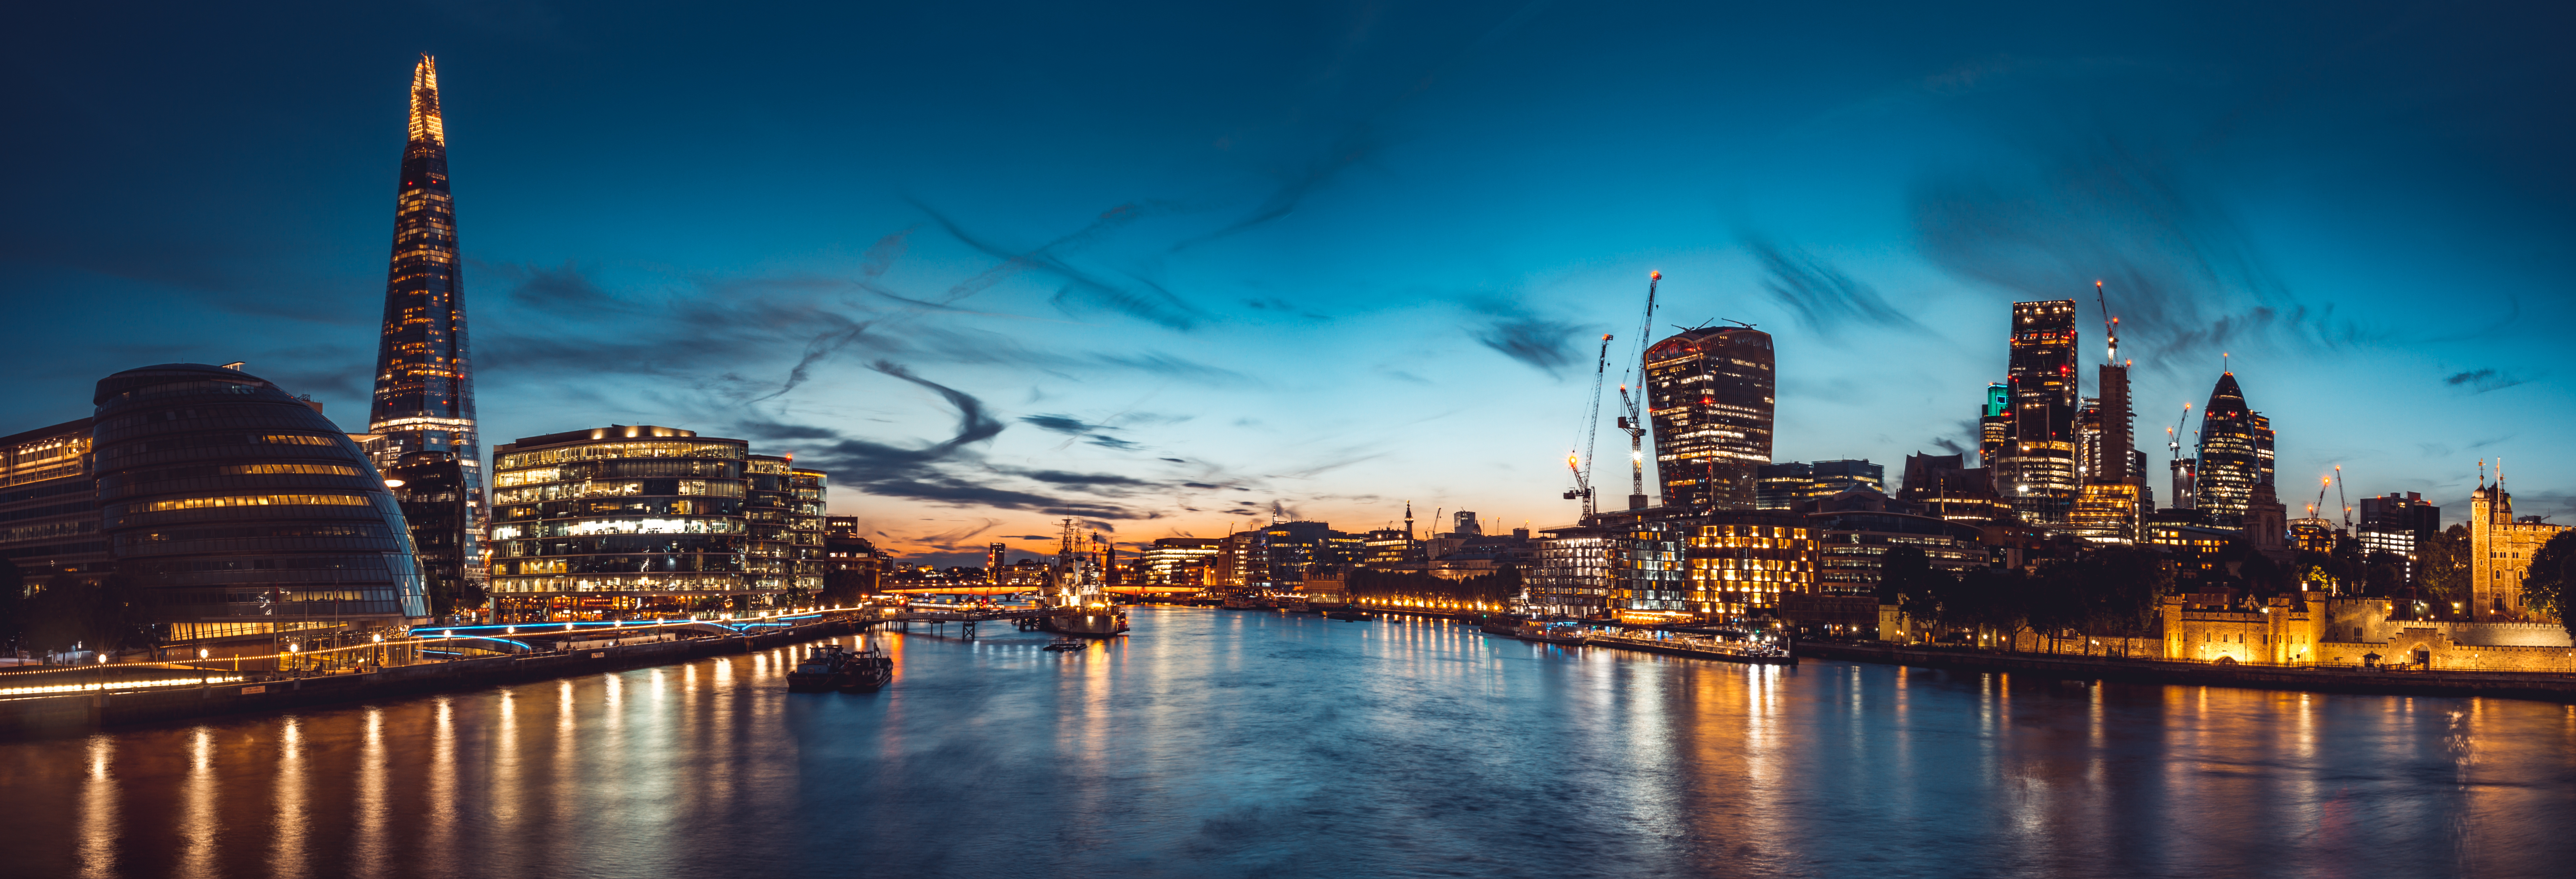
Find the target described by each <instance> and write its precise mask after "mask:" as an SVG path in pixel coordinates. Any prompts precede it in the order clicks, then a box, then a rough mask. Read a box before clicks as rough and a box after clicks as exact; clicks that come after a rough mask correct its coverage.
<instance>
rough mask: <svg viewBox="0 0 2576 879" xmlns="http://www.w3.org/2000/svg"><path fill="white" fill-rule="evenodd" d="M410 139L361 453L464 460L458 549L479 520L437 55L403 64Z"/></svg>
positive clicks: (468, 364)
mask: <svg viewBox="0 0 2576 879" xmlns="http://www.w3.org/2000/svg"><path fill="white" fill-rule="evenodd" d="M409 132H410V138H409V142H407V143H406V144H404V146H403V156H402V173H401V176H400V177H398V178H397V184H398V185H397V186H396V187H395V190H394V244H393V260H392V266H391V267H390V268H389V269H388V271H387V273H386V276H385V320H384V326H383V338H382V341H381V343H380V344H379V345H378V346H377V349H376V392H375V400H374V403H373V405H372V406H370V407H369V410H368V413H367V432H368V433H371V434H374V435H376V437H377V438H376V439H375V440H373V441H371V442H370V443H369V444H368V454H369V457H371V458H373V459H374V460H375V462H376V464H377V466H379V467H384V466H390V465H392V464H393V463H394V462H395V461H397V460H398V459H400V458H401V457H402V456H403V455H405V454H409V453H412V452H448V453H451V454H454V455H455V456H456V461H457V463H458V464H459V465H460V466H461V467H462V468H463V470H464V482H465V490H466V503H467V511H468V512H467V515H468V518H469V520H470V521H469V522H468V523H467V528H466V532H467V534H468V537H467V538H466V543H467V546H466V547H465V549H466V558H467V559H468V563H469V564H471V562H472V560H473V559H474V558H475V552H474V551H475V550H476V549H477V547H475V546H473V545H472V544H473V543H475V542H476V541H475V540H474V539H473V537H472V535H474V534H477V533H479V532H480V531H481V530H482V524H483V511H484V506H483V455H482V451H483V449H482V443H481V441H480V440H479V438H478V437H479V433H480V432H479V430H478V429H477V427H476V424H475V419H474V369H473V360H472V358H471V357H470V356H469V350H470V349H469V347H468V346H467V344H466V337H465V298H464V290H465V282H464V276H463V275H462V274H461V271H460V269H461V265H460V263H459V259H458V256H457V249H456V204H455V200H454V199H453V198H452V197H451V196H450V195H449V194H448V188H447V126H446V124H445V121H444V120H443V119H442V118H441V115H440V102H439V95H438V62H437V60H436V59H433V58H431V57H429V56H427V55H422V56H421V58H420V63H419V64H417V65H415V66H414V67H413V68H412V73H411V114H410V125H409Z"/></svg>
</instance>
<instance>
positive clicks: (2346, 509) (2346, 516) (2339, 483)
mask: <svg viewBox="0 0 2576 879" xmlns="http://www.w3.org/2000/svg"><path fill="white" fill-rule="evenodd" d="M2334 481H2335V503H2338V504H2342V505H2343V533H2345V534H2350V533H2352V499H2351V498H2347V497H2344V494H2343V465H2341V464H2336V465H2335V475H2334ZM2317 499H2318V500H2324V499H2325V494H2324V493H2323V492H2319V493H2318V494H2317Z"/></svg>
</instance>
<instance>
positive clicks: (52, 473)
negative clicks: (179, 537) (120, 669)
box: [0, 418, 116, 588]
mask: <svg viewBox="0 0 2576 879" xmlns="http://www.w3.org/2000/svg"><path fill="white" fill-rule="evenodd" d="M92 463H93V456H92V455H91V454H90V419H87V418H83V419H79V420H77V421H66V422H63V423H61V424H57V425H53V426H51V427H43V428H38V429H35V430H30V431H27V432H25V433H20V434H17V435H15V436H8V437H0V559H7V560H8V562H9V563H10V564H13V565H16V566H17V567H18V571H19V575H20V576H21V577H22V578H23V581H24V583H25V585H26V586H27V587H28V588H38V587H42V586H44V585H45V584H47V583H49V582H52V581H53V580H54V579H55V578H57V577H69V578H71V579H72V580H75V581H80V582H96V581H97V580H98V579H99V578H101V577H105V576H107V575H108V574H110V573H113V572H114V571H115V569H116V561H115V557H114V556H113V555H110V554H109V553H108V551H107V538H106V537H105V536H103V535H101V534H100V533H99V530H98V480H97V478H96V476H95V475H94V474H93V473H92V472H91V466H92Z"/></svg>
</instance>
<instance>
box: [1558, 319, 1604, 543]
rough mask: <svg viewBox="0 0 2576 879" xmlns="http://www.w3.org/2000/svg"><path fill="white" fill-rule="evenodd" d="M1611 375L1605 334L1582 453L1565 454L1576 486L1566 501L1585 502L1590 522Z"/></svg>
mask: <svg viewBox="0 0 2576 879" xmlns="http://www.w3.org/2000/svg"><path fill="white" fill-rule="evenodd" d="M1609 374H1610V334H1609V333H1602V334H1601V356H1600V358H1599V360H1598V361H1597V362H1595V363H1594V364H1593V365H1592V410H1591V412H1590V413H1588V414H1586V415H1585V416H1584V417H1583V436H1582V437H1580V438H1579V439H1581V440H1582V442H1583V448H1582V451H1581V453H1580V454H1578V453H1576V452H1574V451H1571V450H1569V451H1567V452H1566V453H1565V466H1566V468H1567V469H1570V470H1573V471H1574V487H1573V488H1571V489H1567V490H1566V492H1565V499H1566V500H1573V499H1575V498H1582V499H1583V518H1584V519H1586V520H1590V519H1591V518H1592V516H1593V515H1594V514H1595V513H1597V512H1599V510H1598V509H1597V508H1596V507H1595V506H1594V505H1593V500H1592V453H1593V452H1594V451H1596V450H1598V449H1599V448H1600V446H1601V384H1602V380H1603V379H1605V378H1608V377H1609Z"/></svg>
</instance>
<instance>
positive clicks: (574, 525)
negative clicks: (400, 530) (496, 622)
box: [491, 425, 828, 620]
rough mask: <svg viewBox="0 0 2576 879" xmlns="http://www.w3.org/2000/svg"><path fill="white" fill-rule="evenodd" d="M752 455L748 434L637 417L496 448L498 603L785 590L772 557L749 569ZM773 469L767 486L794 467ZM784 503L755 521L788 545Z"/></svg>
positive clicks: (525, 607)
mask: <svg viewBox="0 0 2576 879" xmlns="http://www.w3.org/2000/svg"><path fill="white" fill-rule="evenodd" d="M750 457H751V456H750V454H749V450H748V444H747V443H745V442H743V441H742V440H736V439H718V438H715V437H701V436H698V435H697V433H696V432H694V431H688V430H679V429H675V428H668V427H651V426H641V425H638V426H627V425H611V426H609V427H605V428H599V429H594V430H579V431H571V432H566V433H556V434H548V435H545V436H534V437H524V438H521V439H520V440H519V441H518V442H515V443H510V444H506V445H503V446H500V447H498V448H495V449H493V457H492V462H493V466H492V483H493V484H492V549H493V551H492V579H491V592H492V599H493V603H494V606H495V610H496V612H499V613H501V614H503V615H504V618H505V619H515V620H531V619H555V618H561V617H564V616H575V617H578V616H588V615H598V614H603V613H617V612H625V611H633V610H655V611H671V610H694V609H702V608H712V607H716V606H719V605H723V604H727V603H730V604H732V605H733V606H734V607H735V608H736V609H740V608H742V607H744V606H747V604H749V603H762V602H766V601H767V600H768V598H769V597H770V596H774V595H777V594H779V593H781V592H784V591H785V589H786V588H787V582H788V581H787V580H786V577H787V576H788V571H790V570H792V569H790V568H776V569H774V570H772V571H770V572H768V573H767V574H766V576H767V579H766V580H762V579H758V577H759V576H760V575H756V574H755V572H754V571H752V570H751V567H752V565H751V559H752V556H751V550H752V546H753V543H754V541H755V533H756V532H755V529H754V525H755V523H754V522H752V521H751V519H750V518H749V516H747V515H746V510H745V500H746V495H747V494H749V492H748V490H747V485H748V484H749V483H750V481H751V480H749V479H748V478H747V476H748V474H747V473H746V472H745V470H746V465H748V464H750V463H751V461H750V460H749V459H750ZM781 463H782V464H783V459H782V461H781ZM778 469H779V470H781V471H782V472H779V473H773V474H770V476H771V477H772V481H773V484H783V477H785V476H786V475H787V474H786V473H785V472H783V471H784V470H785V469H786V468H784V467H783V466H782V467H780V468H778ZM783 493H784V492H778V491H773V492H771V494H772V495H779V494H783ZM773 500H775V499H773ZM777 503H778V505H775V506H772V507H771V508H769V511H770V512H772V513H777V514H779V516H778V519H779V520H778V521H772V522H762V523H758V524H761V525H766V526H772V528H773V530H771V531H770V532H769V534H770V536H772V537H774V538H776V539H775V540H773V541H770V542H771V543H774V544H776V545H777V548H778V550H779V551H780V552H782V553H783V552H784V551H785V549H784V547H785V546H787V545H790V544H791V543H792V540H791V539H790V536H789V531H790V530H791V529H790V523H789V522H788V521H786V519H785V516H787V515H789V512H788V511H790V510H792V509H793V508H792V507H791V506H786V505H784V501H778V502H777ZM827 567H828V566H827Z"/></svg>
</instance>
